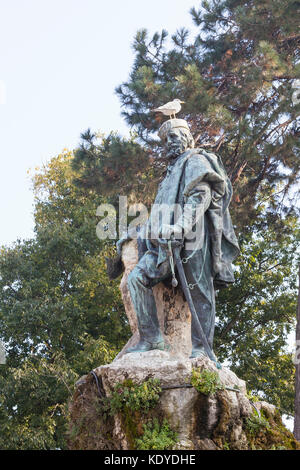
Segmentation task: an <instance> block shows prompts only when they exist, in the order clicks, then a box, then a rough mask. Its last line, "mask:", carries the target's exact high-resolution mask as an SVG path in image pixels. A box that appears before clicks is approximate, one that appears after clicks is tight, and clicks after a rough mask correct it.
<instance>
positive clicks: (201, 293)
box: [183, 221, 215, 357]
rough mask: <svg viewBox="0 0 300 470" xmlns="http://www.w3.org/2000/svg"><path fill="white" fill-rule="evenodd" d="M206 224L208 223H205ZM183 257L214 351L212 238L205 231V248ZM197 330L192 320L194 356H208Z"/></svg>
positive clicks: (194, 296) (198, 312) (185, 254)
mask: <svg viewBox="0 0 300 470" xmlns="http://www.w3.org/2000/svg"><path fill="white" fill-rule="evenodd" d="M205 224H206V221H205ZM183 256H184V257H186V258H188V263H186V264H185V273H186V277H187V281H188V283H189V285H193V288H192V289H191V291H190V292H191V296H192V299H193V303H194V306H195V309H196V312H197V316H198V319H199V321H200V324H201V326H202V329H203V332H204V334H205V336H206V338H207V341H208V344H209V346H210V347H211V349H213V338H214V329H215V290H214V285H213V277H212V274H213V268H212V256H211V249H210V236H209V232H208V229H207V228H206V230H205V236H204V241H203V246H202V248H201V249H199V250H195V251H194V252H185V253H183ZM196 331H197V328H196V326H195V321H194V320H193V318H192V328H191V336H192V356H191V357H198V356H201V355H206V352H205V349H204V347H203V344H202V342H201V340H200V338H199V337H198V336H197V333H196Z"/></svg>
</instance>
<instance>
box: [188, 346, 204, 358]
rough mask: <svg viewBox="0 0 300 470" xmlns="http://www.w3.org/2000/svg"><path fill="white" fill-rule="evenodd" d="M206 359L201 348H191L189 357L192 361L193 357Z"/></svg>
mask: <svg viewBox="0 0 300 470" xmlns="http://www.w3.org/2000/svg"><path fill="white" fill-rule="evenodd" d="M203 356H204V357H205V356H206V357H208V356H207V354H206V351H205V349H204V347H203V346H200V345H198V346H193V348H192V354H191V355H190V358H191V359H193V358H195V357H203Z"/></svg>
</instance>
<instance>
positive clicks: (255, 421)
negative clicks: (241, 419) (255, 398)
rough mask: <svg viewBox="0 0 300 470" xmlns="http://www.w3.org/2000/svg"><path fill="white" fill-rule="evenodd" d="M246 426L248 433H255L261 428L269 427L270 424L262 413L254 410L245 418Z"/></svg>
mask: <svg viewBox="0 0 300 470" xmlns="http://www.w3.org/2000/svg"><path fill="white" fill-rule="evenodd" d="M246 428H247V430H248V431H249V433H250V434H252V435H255V434H257V433H259V432H260V431H262V430H265V429H269V428H270V424H269V422H268V420H267V419H266V418H265V417H264V416H263V414H259V413H258V412H257V411H256V410H255V411H254V412H253V414H252V415H251V416H250V418H247V419H246Z"/></svg>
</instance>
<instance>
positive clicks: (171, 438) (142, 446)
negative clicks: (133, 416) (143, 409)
mask: <svg viewBox="0 0 300 470" xmlns="http://www.w3.org/2000/svg"><path fill="white" fill-rule="evenodd" d="M143 428H144V433H143V435H142V437H141V438H140V439H136V449H137V450H166V449H170V450H172V448H173V447H174V446H175V445H176V443H177V433H176V432H174V431H172V429H171V428H170V425H169V423H168V421H167V420H166V419H164V420H163V422H162V424H160V423H159V421H158V419H157V418H154V420H153V421H148V423H147V424H144V425H143Z"/></svg>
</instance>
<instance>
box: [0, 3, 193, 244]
mask: <svg viewBox="0 0 300 470" xmlns="http://www.w3.org/2000/svg"><path fill="white" fill-rule="evenodd" d="M199 3H200V2H198V1H194V0H193V1H192V0H151V1H146V0H111V1H106V0H0V155H1V173H0V175H1V176H0V197H1V206H0V207H1V213H0V216H1V232H0V245H1V244H10V243H11V242H13V241H14V240H16V239H17V238H30V237H32V236H33V216H32V213H33V196H32V192H31V189H30V187H31V183H30V177H29V176H28V175H27V170H28V169H29V168H32V169H34V168H35V167H37V166H39V165H41V164H43V163H46V162H47V161H48V160H49V159H51V157H53V156H55V155H57V154H58V153H60V152H61V150H62V149H64V148H69V149H73V148H74V147H76V145H77V143H78V141H79V136H80V133H81V132H82V131H84V130H86V129H87V128H88V127H91V128H92V129H93V130H100V131H102V132H105V133H107V132H110V131H111V130H118V131H120V132H121V133H122V134H124V135H125V134H127V132H128V130H127V128H126V125H125V124H124V122H122V118H121V117H120V104H119V101H118V98H117V97H116V96H115V94H114V90H115V87H116V86H117V85H119V84H120V83H122V82H123V81H125V80H126V79H127V77H128V74H129V72H130V69H131V65H132V61H133V51H132V48H131V44H132V41H133V37H134V35H135V32H136V31H137V30H138V29H141V28H147V29H149V31H150V32H151V33H154V32H155V31H161V29H163V28H164V29H167V31H169V33H174V32H175V31H176V29H177V28H178V27H181V26H186V27H191V26H192V21H191V17H190V15H189V10H190V8H191V7H192V6H198V4H199Z"/></svg>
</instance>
